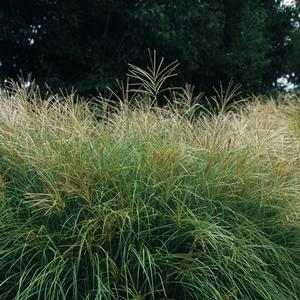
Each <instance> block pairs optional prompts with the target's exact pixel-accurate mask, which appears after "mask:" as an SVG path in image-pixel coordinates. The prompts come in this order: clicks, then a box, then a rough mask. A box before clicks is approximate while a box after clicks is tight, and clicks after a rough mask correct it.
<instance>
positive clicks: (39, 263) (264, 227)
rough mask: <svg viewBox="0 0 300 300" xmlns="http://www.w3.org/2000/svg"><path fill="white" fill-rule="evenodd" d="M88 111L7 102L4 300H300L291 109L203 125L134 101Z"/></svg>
mask: <svg viewBox="0 0 300 300" xmlns="http://www.w3.org/2000/svg"><path fill="white" fill-rule="evenodd" d="M145 84H146V83H144V86H143V87H145ZM146 90H147V89H146ZM141 93H142V94H143V95H144V96H143V97H146V96H145V89H141V90H139V92H138V94H135V96H134V99H135V100H137V99H142V96H141ZM182 95H184V94H182ZM185 95H187V94H185ZM150 96H151V95H150ZM153 97H155V95H154V96H153ZM28 100H34V101H28ZM102 100H103V101H104V99H102ZM74 102H76V101H74V95H71V96H68V97H66V99H65V101H64V102H61V101H59V100H58V98H57V96H53V95H52V96H49V98H48V99H46V100H44V101H40V99H39V96H38V93H36V92H35V91H34V90H28V89H27V90H26V89H17V90H15V91H14V92H10V93H7V92H4V91H2V92H1V96H0V174H1V177H0V278H1V281H0V296H1V299H18V300H21V299H22V300H25V299H26V300H27V299H53V300H57V299H272V300H273V299H278V300H282V299H299V297H300V294H299V291H300V282H299V278H300V260H299V242H300V234H299V233H300V227H299V225H300V221H299V213H300V205H299V195H300V185H299V179H300V176H299V175H300V171H299V170H300V168H299V166H300V162H299V154H298V153H299V149H300V143H299V139H298V135H295V134H294V129H293V128H294V127H293V126H291V124H292V121H291V120H292V118H291V113H289V114H288V113H286V111H287V106H286V105H285V104H282V105H279V106H276V105H275V104H274V103H267V104H262V103H259V102H255V103H254V104H252V105H248V106H247V107H245V108H244V109H242V110H240V111H239V110H238V109H237V110H236V112H235V113H232V112H226V110H222V111H223V113H222V114H220V115H211V116H210V117H208V116H206V117H204V116H202V117H201V115H199V116H198V117H197V118H190V117H187V116H188V115H186V114H184V113H183V114H182V113H179V110H177V109H175V108H174V106H173V107H167V108H158V107H156V106H151V105H150V106H148V107H146V106H143V105H141V104H140V105H139V107H137V106H136V105H131V104H130V103H128V102H126V101H125V102H124V104H123V105H122V106H121V107H111V106H109V105H107V106H105V105H102V106H101V109H102V113H101V114H102V116H103V118H102V119H101V120H100V121H96V120H95V117H94V113H93V112H91V109H90V106H89V103H84V104H73V103H74ZM102 103H103V102H102ZM105 107H106V108H105ZM292 107H296V105H294V106H292V105H290V106H289V108H288V110H289V111H290V112H291V111H295V112H296V111H297V110H293V109H292ZM99 109H100V108H99ZM105 112H106V113H105ZM105 116H107V117H105ZM293 118H296V115H295V114H294V115H293Z"/></svg>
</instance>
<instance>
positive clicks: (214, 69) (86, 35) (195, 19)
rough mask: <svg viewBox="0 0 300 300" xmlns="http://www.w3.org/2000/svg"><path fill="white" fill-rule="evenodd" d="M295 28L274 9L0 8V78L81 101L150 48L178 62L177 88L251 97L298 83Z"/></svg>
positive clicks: (204, 1) (144, 5) (239, 4)
mask: <svg viewBox="0 0 300 300" xmlns="http://www.w3.org/2000/svg"><path fill="white" fill-rule="evenodd" d="M3 2H4V3H3ZM296 4H297V3H296ZM298 20H299V5H298V4H297V5H295V6H283V5H282V3H281V1H276V0H273V1H271V0H245V1H240V0H209V1H208V0H173V1H168V0H158V1H150V0H126V1H125V0H90V1H83V0H64V1H62V0H36V1H21V0H4V1H2V8H1V10H0V25H1V26H0V77H1V80H2V82H3V80H4V79H5V78H16V77H17V76H18V75H19V74H20V71H21V72H22V74H23V76H26V75H27V74H29V73H31V74H32V77H34V78H35V79H36V81H37V82H38V83H44V82H46V83H47V84H48V85H49V86H50V87H52V88H53V89H55V88H58V87H63V88H71V87H75V88H76V89H77V90H78V91H79V92H80V93H83V94H89V93H93V92H95V90H96V88H99V89H102V88H104V87H105V86H107V85H113V84H114V82H115V79H116V78H117V77H121V76H122V75H124V74H125V73H126V68H127V63H129V62H130V63H135V64H141V65H143V64H145V61H146V59H147V48H151V49H156V50H157V52H158V53H159V54H160V55H162V56H165V57H166V58H167V59H169V60H170V61H171V60H174V59H178V60H179V61H180V74H179V76H178V79H177V80H178V82H180V83H183V82H185V81H188V82H189V83H192V84H196V85H197V86H198V87H199V88H200V89H201V90H204V91H207V90H209V89H211V88H212V86H215V85H218V84H219V82H220V81H221V82H228V81H229V80H231V79H233V80H234V81H235V82H238V83H240V84H242V86H243V87H244V89H245V90H247V91H250V92H261V91H266V90H270V89H272V88H273V86H274V82H276V79H277V78H278V77H280V76H281V75H282V74H288V73H291V74H292V73H293V74H294V75H293V80H294V81H295V82H296V83H297V82H298V81H299V80H300V79H299V76H300V67H299V64H300V63H299V62H300V59H299V55H298V53H299V51H298V49H300V33H299V29H298V28H299V23H298Z"/></svg>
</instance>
